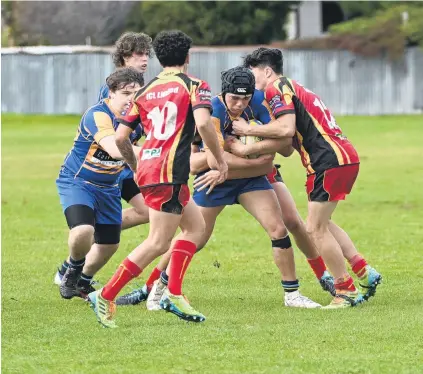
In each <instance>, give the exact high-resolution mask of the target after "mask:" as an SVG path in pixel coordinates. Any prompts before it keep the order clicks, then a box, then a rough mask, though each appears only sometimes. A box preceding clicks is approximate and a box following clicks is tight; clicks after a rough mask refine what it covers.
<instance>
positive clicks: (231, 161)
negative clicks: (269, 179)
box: [190, 151, 257, 175]
mask: <svg viewBox="0 0 423 374" xmlns="http://www.w3.org/2000/svg"><path fill="white" fill-rule="evenodd" d="M223 159H224V160H225V161H226V163H227V164H228V168H229V170H239V169H245V168H247V169H248V168H257V164H256V163H255V161H254V160H248V159H246V158H242V157H238V156H235V155H233V154H232V153H229V152H224V153H223ZM209 163H210V164H211V165H209ZM213 167H216V160H215V159H214V157H213V155H212V154H211V152H208V151H206V152H199V153H191V157H190V169H191V170H190V172H191V174H192V175H196V174H198V173H201V172H202V171H206V170H208V169H210V168H213Z"/></svg>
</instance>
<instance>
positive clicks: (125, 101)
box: [110, 83, 141, 113]
mask: <svg viewBox="0 0 423 374" xmlns="http://www.w3.org/2000/svg"><path fill="white" fill-rule="evenodd" d="M140 89H141V86H140V85H139V84H138V83H130V84H128V85H126V86H125V87H122V88H120V89H118V90H116V91H115V92H112V91H110V100H111V104H112V106H113V109H114V110H116V111H118V112H119V113H122V112H124V111H125V110H126V109H128V107H129V105H130V103H131V101H132V99H133V98H134V96H135V94H136V93H137V92H138V91H139V90H140Z"/></svg>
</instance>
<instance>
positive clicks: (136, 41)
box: [112, 31, 153, 68]
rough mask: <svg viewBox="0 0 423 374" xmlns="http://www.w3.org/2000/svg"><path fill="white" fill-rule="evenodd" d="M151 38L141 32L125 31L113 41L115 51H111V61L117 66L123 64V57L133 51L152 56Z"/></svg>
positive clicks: (130, 54)
mask: <svg viewBox="0 0 423 374" xmlns="http://www.w3.org/2000/svg"><path fill="white" fill-rule="evenodd" d="M151 42H152V39H151V37H150V36H148V35H147V34H144V33H142V32H140V33H137V32H132V31H129V32H125V33H124V34H122V35H121V36H120V37H119V39H118V40H117V41H116V43H115V51H114V52H113V53H112V59H113V63H114V64H115V66H116V67H117V68H121V67H123V66H125V60H124V58H128V57H131V56H132V55H133V54H134V53H138V54H143V53H145V54H147V55H148V56H149V57H152V56H153V49H152V46H151Z"/></svg>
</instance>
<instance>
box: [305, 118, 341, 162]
mask: <svg viewBox="0 0 423 374" xmlns="http://www.w3.org/2000/svg"><path fill="white" fill-rule="evenodd" d="M308 115H309V116H310V118H311V119H312V120H313V123H314V126H316V129H317V131H319V133H320V135H322V136H323V139H325V140H326V141H327V142H328V143H329V144H330V146H331V147H332V149H333V150H334V152H335V154H336V158H337V159H338V163H339V165H344V158H343V157H342V152H341V149H340V146H339V145H338V144H336V143H335V142H334V141H333V140H332V139H331V138H330V136H329V135H328V134H326V131H325V130H324V129H323V127H322V125H321V124H320V123H319V121H318V120H317V119H316V118H314V117H313V116H312V115H311V114H310V113H308ZM345 153H346V152H345Z"/></svg>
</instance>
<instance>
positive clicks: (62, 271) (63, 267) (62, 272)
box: [59, 260, 69, 275]
mask: <svg viewBox="0 0 423 374" xmlns="http://www.w3.org/2000/svg"><path fill="white" fill-rule="evenodd" d="M68 267H69V262H67V261H66V260H65V261H63V264H62V266H61V268H60V270H59V273H60V274H62V275H63V274H65V273H66V270H68Z"/></svg>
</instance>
